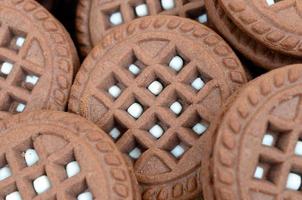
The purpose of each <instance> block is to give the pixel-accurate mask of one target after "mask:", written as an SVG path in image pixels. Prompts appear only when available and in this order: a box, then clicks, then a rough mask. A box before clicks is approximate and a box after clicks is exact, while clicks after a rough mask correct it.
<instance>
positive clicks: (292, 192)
mask: <svg viewBox="0 0 302 200" xmlns="http://www.w3.org/2000/svg"><path fill="white" fill-rule="evenodd" d="M301 77H302V65H301V64H299V65H291V66H286V67H284V68H280V69H278V70H274V71H271V72H269V73H267V74H265V75H263V76H261V77H259V78H257V79H255V80H254V81H252V82H250V83H249V84H247V85H246V86H244V88H242V89H241V90H240V92H238V93H237V94H236V95H234V96H233V97H232V98H231V100H232V102H229V106H227V109H226V111H225V114H224V117H223V119H222V121H221V125H220V127H219V129H218V131H217V136H216V138H215V137H213V140H212V141H215V140H216V141H215V142H214V145H213V147H214V148H213V149H212V152H208V154H207V155H210V159H209V162H204V163H206V164H204V165H202V170H201V174H202V176H201V179H202V183H203V189H204V190H203V192H204V196H205V199H207V200H213V199H215V200H222V199H226V197H227V199H232V200H259V199H261V200H271V199H301V198H302V193H301V186H302V178H301V177H302V166H301V163H302V162H301V156H302V139H301V138H302V137H301V120H302V117H301V116H302V115H301V112H302V104H301V102H302V101H301V98H302V89H301V88H302V87H301V86H302V78H301ZM203 155H204V156H206V154H203ZM208 174H210V175H211V176H208Z"/></svg>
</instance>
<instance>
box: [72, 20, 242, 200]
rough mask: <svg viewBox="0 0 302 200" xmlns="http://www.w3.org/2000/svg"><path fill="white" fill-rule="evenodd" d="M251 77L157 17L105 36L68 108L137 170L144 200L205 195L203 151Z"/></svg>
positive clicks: (225, 52)
mask: <svg viewBox="0 0 302 200" xmlns="http://www.w3.org/2000/svg"><path fill="white" fill-rule="evenodd" d="M246 81H247V78H246V75H245V72H244V70H243V68H242V66H241V64H240V61H239V60H238V58H237V57H236V56H235V54H234V53H233V52H232V50H231V48H230V47H229V46H228V45H227V44H226V43H225V42H224V41H223V40H222V39H221V38H220V37H219V36H218V35H217V34H216V33H214V32H213V31H212V30H210V29H209V28H207V27H206V26H204V25H200V24H199V23H197V22H194V21H192V20H189V19H185V18H180V17H175V16H165V17H162V16H152V17H146V18H143V19H138V20H134V21H133V22H131V23H130V24H127V25H124V26H122V27H120V28H117V29H116V30H114V31H113V32H111V34H109V35H107V36H106V37H105V38H104V39H103V40H102V41H101V42H100V43H99V45H98V46H97V47H96V48H95V49H94V50H93V51H92V52H91V54H89V56H88V57H87V58H86V60H85V61H84V64H83V65H82V66H81V69H80V71H79V73H78V74H77V77H76V79H75V83H74V85H73V88H72V94H71V97H70V101H69V109H70V111H72V112H75V113H78V114H80V115H82V116H84V117H86V118H88V119H89V120H91V121H93V122H95V123H96V124H97V125H98V126H99V127H101V128H103V129H104V130H105V131H106V132H107V133H108V134H109V135H110V136H111V138H112V140H114V141H115V143H116V144H117V146H118V147H119V149H120V150H121V151H122V152H123V153H124V155H125V157H126V158H127V159H130V160H131V161H132V162H133V164H134V168H135V173H136V177H137V178H138V181H139V183H140V184H141V186H142V190H143V199H192V198H194V197H197V196H200V193H201V185H200V183H199V181H198V179H199V168H200V163H201V161H202V160H203V158H202V156H200V155H201V153H200V152H201V150H202V149H203V148H206V146H207V139H206V138H207V136H206V135H211V134H212V133H213V131H214V129H215V128H216V123H217V121H216V118H217V117H218V116H219V113H220V107H221V105H222V103H223V101H224V100H225V99H226V98H227V97H229V96H230V95H231V94H232V93H233V92H234V91H235V90H236V89H237V88H239V87H240V86H241V85H242V84H244V83H246Z"/></svg>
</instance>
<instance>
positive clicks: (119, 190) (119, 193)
mask: <svg viewBox="0 0 302 200" xmlns="http://www.w3.org/2000/svg"><path fill="white" fill-rule="evenodd" d="M39 121H41V123H42V124H43V123H45V124H48V125H49V124H50V125H55V126H60V127H62V128H66V129H68V130H71V131H72V132H73V133H79V135H77V136H78V137H81V138H83V139H85V142H88V143H89V144H90V145H91V146H92V147H93V148H94V149H95V150H96V151H97V152H99V153H100V154H101V157H102V159H103V164H104V165H106V166H107V167H105V168H103V170H104V171H105V173H104V174H106V175H107V176H109V177H111V178H108V180H110V182H108V183H109V184H110V186H109V187H108V188H110V190H112V194H114V195H115V196H111V193H110V194H109V196H110V200H111V199H112V200H113V199H114V200H115V199H116V200H119V199H121V198H122V199H128V200H133V199H135V198H134V196H135V192H136V189H135V184H137V183H133V184H129V183H131V181H133V179H132V178H131V175H130V173H129V172H128V167H127V165H126V163H125V161H124V160H123V157H122V155H121V154H120V152H119V150H118V149H117V148H116V147H115V145H114V144H113V143H112V141H111V140H110V139H109V138H108V136H107V135H106V134H105V133H104V132H103V131H102V130H101V129H99V128H98V127H97V126H96V125H94V124H93V123H92V122H89V121H87V120H85V119H84V118H81V117H79V116H77V115H74V114H70V113H63V112H58V111H33V112H27V113H22V114H18V115H14V116H12V117H10V118H9V119H6V120H2V121H1V122H0V135H1V134H2V132H5V131H8V130H9V129H10V128H16V124H17V126H22V125H23V124H31V123H37V122H39ZM121 175H125V177H123V176H121ZM130 187H132V188H130ZM130 191H132V192H133V195H132V196H131V193H130Z"/></svg>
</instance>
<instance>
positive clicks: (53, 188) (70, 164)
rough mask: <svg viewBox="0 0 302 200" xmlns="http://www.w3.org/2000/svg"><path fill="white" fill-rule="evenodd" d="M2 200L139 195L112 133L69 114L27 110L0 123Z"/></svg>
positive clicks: (104, 198) (129, 198) (129, 197)
mask: <svg viewBox="0 0 302 200" xmlns="http://www.w3.org/2000/svg"><path fill="white" fill-rule="evenodd" d="M0 129H1V131H0V140H1V147H0V198H1V199H6V200H12V199H13V200H21V199H57V200H63V199H64V200H66V199H78V200H92V199H102V200H113V199H125V200H126V199H127V200H133V199H140V196H138V195H139V193H138V192H137V191H138V190H137V188H138V185H137V182H135V181H134V179H133V177H131V175H130V173H129V170H128V167H127V165H126V163H125V161H124V160H123V157H122V155H121V154H120V152H119V151H118V149H117V148H116V146H115V145H114V143H113V142H112V141H111V140H110V139H109V137H108V136H107V134H105V133H104V132H103V131H101V130H100V129H99V128H98V127H97V126H95V125H94V124H92V123H91V122H88V121H87V120H85V119H83V118H81V117H79V116H76V115H73V114H68V113H63V112H55V111H35V112H27V113H22V114H19V115H16V116H12V117H10V118H8V119H5V120H3V121H1V124H0Z"/></svg>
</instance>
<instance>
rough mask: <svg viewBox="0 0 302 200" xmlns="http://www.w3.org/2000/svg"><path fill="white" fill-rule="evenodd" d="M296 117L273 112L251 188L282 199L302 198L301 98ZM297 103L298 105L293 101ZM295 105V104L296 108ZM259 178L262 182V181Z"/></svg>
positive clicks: (264, 136)
mask: <svg viewBox="0 0 302 200" xmlns="http://www.w3.org/2000/svg"><path fill="white" fill-rule="evenodd" d="M297 99H299V100H298V101H299V102H300V103H299V105H298V107H296V108H297V109H296V110H297V113H295V114H294V115H295V118H294V119H286V118H282V117H280V116H275V115H270V116H269V117H268V123H267V126H266V127H267V128H266V130H265V131H264V134H263V139H262V144H261V145H260V146H261V147H260V148H261V149H260V151H259V161H258V165H257V166H256V168H255V173H254V180H253V181H252V184H251V189H252V190H254V191H263V192H267V191H266V190H267V189H268V188H270V189H269V192H270V193H271V194H273V195H276V196H277V198H280V199H287V198H289V199H299V198H301V197H302V190H301V189H302V182H301V180H302V179H301V177H302V162H301V161H302V157H301V156H302V154H301V151H302V146H301V144H302V143H301V139H302V135H301V128H299V127H300V124H301V122H302V106H301V97H299V98H297ZM294 105H295V104H294ZM294 105H293V106H292V107H294ZM259 181H260V182H262V184H259Z"/></svg>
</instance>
